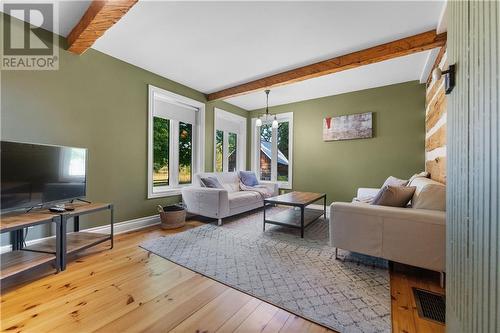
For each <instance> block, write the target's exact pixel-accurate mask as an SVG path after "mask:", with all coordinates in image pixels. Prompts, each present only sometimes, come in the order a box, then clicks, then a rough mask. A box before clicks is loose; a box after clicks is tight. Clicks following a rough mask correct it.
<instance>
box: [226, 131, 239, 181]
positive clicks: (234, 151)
mask: <svg viewBox="0 0 500 333" xmlns="http://www.w3.org/2000/svg"><path fill="white" fill-rule="evenodd" d="M227 155H228V156H227V159H228V161H227V171H230V172H231V171H236V169H237V165H238V160H237V156H238V134H236V133H231V132H229V135H228V145H227Z"/></svg>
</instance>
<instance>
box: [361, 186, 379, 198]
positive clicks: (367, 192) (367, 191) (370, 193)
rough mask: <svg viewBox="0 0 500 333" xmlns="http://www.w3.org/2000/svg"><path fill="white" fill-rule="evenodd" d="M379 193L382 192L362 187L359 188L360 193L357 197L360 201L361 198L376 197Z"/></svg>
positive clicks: (377, 189)
mask: <svg viewBox="0 0 500 333" xmlns="http://www.w3.org/2000/svg"><path fill="white" fill-rule="evenodd" d="M378 191H380V189H379V188H368V187H360V188H358V193H357V194H356V197H357V198H358V199H359V198H367V197H374V196H376V195H377V193H378Z"/></svg>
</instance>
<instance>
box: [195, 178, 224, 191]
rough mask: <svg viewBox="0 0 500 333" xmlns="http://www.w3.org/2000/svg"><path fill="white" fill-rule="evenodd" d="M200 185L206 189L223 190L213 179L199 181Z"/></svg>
mask: <svg viewBox="0 0 500 333" xmlns="http://www.w3.org/2000/svg"><path fill="white" fill-rule="evenodd" d="M200 181H201V184H202V185H203V186H205V187H208V188H224V186H222V184H221V183H219V180H218V179H217V178H215V177H206V178H201V179H200Z"/></svg>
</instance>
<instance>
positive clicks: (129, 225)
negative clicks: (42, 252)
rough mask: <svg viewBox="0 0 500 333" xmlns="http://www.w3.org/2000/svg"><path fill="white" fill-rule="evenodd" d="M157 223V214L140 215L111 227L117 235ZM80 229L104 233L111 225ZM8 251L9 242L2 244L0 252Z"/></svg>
mask: <svg viewBox="0 0 500 333" xmlns="http://www.w3.org/2000/svg"><path fill="white" fill-rule="evenodd" d="M157 224H160V217H159V216H158V215H152V216H145V217H140V218H138V219H133V220H128V221H123V222H118V223H115V224H114V225H113V229H114V230H113V231H114V234H115V235H118V234H123V233H125V232H129V231H134V230H139V229H143V228H147V227H149V226H152V225H157ZM81 231H86V232H96V233H103V234H106V233H110V232H111V227H110V225H109V224H108V225H103V226H99V227H94V228H88V229H82V230H81ZM47 238H50V237H44V238H38V239H33V240H30V241H27V242H26V246H29V245H33V244H36V243H39V242H41V241H43V240H45V239H47ZM9 251H12V245H11V244H9V245H4V246H2V247H0V253H5V252H9Z"/></svg>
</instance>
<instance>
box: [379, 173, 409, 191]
mask: <svg viewBox="0 0 500 333" xmlns="http://www.w3.org/2000/svg"><path fill="white" fill-rule="evenodd" d="M407 184H408V181H407V180H405V179H399V178H396V177H393V176H390V177H389V178H387V179H386V180H385V182H384V185H382V188H384V187H386V186H388V185H391V186H405V185H407Z"/></svg>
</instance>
